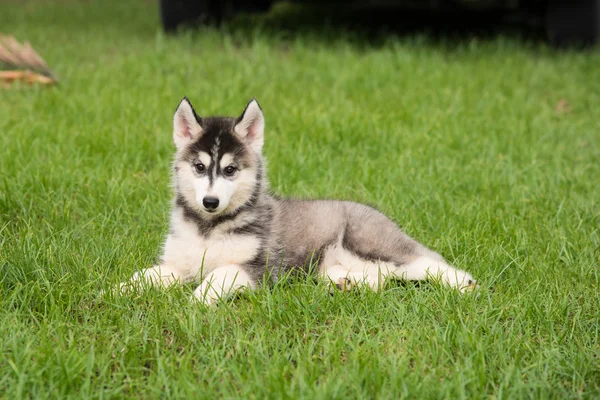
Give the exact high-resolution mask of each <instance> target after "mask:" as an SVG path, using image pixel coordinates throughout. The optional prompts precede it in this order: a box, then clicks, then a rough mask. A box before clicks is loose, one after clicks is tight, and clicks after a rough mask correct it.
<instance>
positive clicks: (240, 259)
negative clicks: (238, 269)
mask: <svg viewBox="0 0 600 400" xmlns="http://www.w3.org/2000/svg"><path fill="white" fill-rule="evenodd" d="M171 218H172V220H171V229H172V233H170V234H169V236H168V237H167V240H166V242H165V246H164V252H163V263H164V264H165V265H168V266H169V267H171V268H175V269H177V270H178V271H179V273H180V274H181V278H182V279H183V280H192V279H202V277H204V276H206V275H207V274H209V273H210V272H212V271H213V270H214V269H215V268H218V267H222V266H226V265H244V264H245V263H247V262H248V261H250V260H252V259H253V258H254V257H255V256H256V254H257V253H258V251H259V250H260V245H261V243H260V239H259V238H257V237H255V236H251V235H239V234H232V233H230V232H228V231H229V229H215V230H213V231H212V232H211V233H210V234H208V235H206V236H202V235H201V234H200V232H199V231H198V227H197V226H196V225H195V224H194V223H193V222H192V221H188V220H186V219H185V218H184V216H183V213H182V211H181V210H174V211H173V215H172V217H171ZM225 228H227V227H225Z"/></svg>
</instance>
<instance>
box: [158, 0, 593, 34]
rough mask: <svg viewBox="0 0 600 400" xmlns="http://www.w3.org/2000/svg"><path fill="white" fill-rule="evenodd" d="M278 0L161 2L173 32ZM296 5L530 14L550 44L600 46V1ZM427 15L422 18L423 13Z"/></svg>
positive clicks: (378, 0) (399, 0) (385, 0)
mask: <svg viewBox="0 0 600 400" xmlns="http://www.w3.org/2000/svg"><path fill="white" fill-rule="evenodd" d="M276 1H277V0H257V1H243V0H160V12H161V21H162V25H163V28H164V29H165V31H168V32H172V31H175V30H176V29H177V27H178V26H180V25H182V24H203V23H207V22H216V23H219V22H222V21H223V20H226V19H227V18H230V17H232V16H233V15H235V14H237V13H240V12H241V13H247V12H266V11H268V10H269V9H270V7H271V6H272V5H273V3H275V2H276ZM291 2H293V3H307V4H312V5H326V6H328V7H329V8H330V9H333V10H335V9H336V8H338V7H339V8H340V9H342V10H344V11H347V10H349V9H362V10H365V9H371V10H372V9H379V10H385V11H386V12H389V13H397V14H398V15H399V16H400V15H402V14H401V13H403V12H404V13H406V12H409V11H419V12H431V14H432V15H433V14H434V13H436V14H437V21H439V18H440V15H441V17H442V18H443V17H444V15H447V16H448V18H453V19H456V18H459V19H461V20H466V19H468V18H471V19H473V18H478V16H477V15H478V14H477V13H478V12H479V13H485V14H486V15H488V16H489V15H490V14H496V15H502V16H509V17H510V16H511V15H512V16H515V15H519V16H521V17H522V16H526V17H528V18H530V19H537V20H538V21H541V23H542V24H543V25H544V28H545V32H546V36H547V38H548V40H549V41H550V42H551V43H552V44H555V45H569V44H588V45H589V44H595V43H597V42H598V40H599V39H600V23H599V21H600V0H366V1H358V0H354V1H352V0H351V1H339V0H326V1H310V0H293V1H291ZM421 15H422V14H421Z"/></svg>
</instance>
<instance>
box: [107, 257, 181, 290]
mask: <svg viewBox="0 0 600 400" xmlns="http://www.w3.org/2000/svg"><path fill="white" fill-rule="evenodd" d="M186 280H188V279H184V275H183V274H182V273H181V271H180V269H179V268H175V267H173V266H170V265H165V264H163V265H157V266H154V267H152V268H147V269H144V270H141V271H137V272H135V273H134V274H133V276H132V277H131V278H129V280H128V281H126V282H122V283H121V284H120V285H119V289H120V291H121V293H126V292H127V291H128V290H130V289H131V288H132V287H133V286H136V285H139V284H140V283H142V284H149V285H151V286H155V287H167V286H171V285H172V284H174V283H183V282H184V281H186Z"/></svg>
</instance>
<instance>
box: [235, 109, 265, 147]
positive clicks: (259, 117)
mask: <svg viewBox="0 0 600 400" xmlns="http://www.w3.org/2000/svg"><path fill="white" fill-rule="evenodd" d="M233 130H234V131H235V133H236V135H237V136H238V137H239V138H240V139H242V141H243V142H245V143H248V144H249V145H250V147H251V148H252V149H253V150H255V151H256V152H260V151H261V150H262V147H263V143H264V133H265V117H264V116H263V113H262V109H261V108H260V106H259V105H258V101H256V99H252V100H250V103H248V105H247V106H246V109H245V110H244V112H243V113H242V115H240V117H239V118H238V119H237V120H236V121H235V127H234V128H233Z"/></svg>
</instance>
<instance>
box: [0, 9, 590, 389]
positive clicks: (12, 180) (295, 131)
mask: <svg viewBox="0 0 600 400" xmlns="http://www.w3.org/2000/svg"><path fill="white" fill-rule="evenodd" d="M0 7H1V12H0V26H1V27H2V28H1V29H2V31H3V32H5V33H11V34H14V35H15V36H16V37H17V38H18V39H20V40H29V41H31V43H32V44H33V46H34V47H35V48H36V49H37V50H38V51H39V52H40V53H41V54H42V55H43V56H44V57H45V58H46V60H47V61H48V63H49V64H50V66H51V67H53V69H54V71H55V73H56V75H57V76H58V77H59V78H60V81H61V83H60V85H59V86H58V87H55V88H43V87H27V86H24V85H15V86H12V87H10V88H0V132H1V133H2V134H1V136H0V173H1V178H0V268H1V271H2V272H1V275H0V349H1V351H2V357H1V358H0V397H1V398H7V399H9V398H10V399H15V398H26V397H29V398H46V397H48V398H61V399H62V398H87V397H94V398H96V397H97V398H156V397H166V398H186V397H187V398H220V397H225V398H255V399H260V398H307V399H309V398H310V399H332V398H340V399H341V398H343V399H348V398H390V399H391V398H401V397H406V398H435V399H437V398H467V397H468V398H507V399H514V398H560V399H564V398H598V397H599V396H600V341H599V339H600V324H599V317H598V315H599V312H600V293H599V287H600V269H599V267H600V231H599V228H600V68H599V67H598V66H599V65H600V53H599V52H598V51H587V52H574V51H560V52H559V51H556V50H552V49H550V48H548V47H547V46H546V45H544V44H543V43H537V42H528V41H526V40H522V39H518V38H509V37H505V36H504V37H503V36H500V37H491V38H483V39H473V40H471V39H466V38H462V39H456V40H449V39H435V38H431V37H428V36H426V35H418V34H417V35H403V36H394V35H389V36H383V35H380V36H377V37H376V38H375V39H373V37H371V36H369V37H366V36H364V35H361V34H360V33H356V32H354V33H351V32H346V31H344V30H343V29H341V28H339V27H331V26H330V27H328V28H327V29H326V30H325V31H324V32H322V31H319V30H318V29H316V28H314V27H313V29H305V28H302V29H298V30H295V31H294V30H293V29H287V30H285V31H278V30H277V29H274V28H272V26H273V25H277V21H278V20H277V18H283V17H280V16H278V14H277V10H276V12H275V13H274V15H271V16H269V17H268V18H267V19H255V18H249V17H243V18H240V19H239V20H238V21H237V23H234V24H231V25H229V26H227V27H224V28H223V29H221V30H219V29H216V28H205V29H202V30H199V31H196V32H184V33H183V34H181V35H179V36H177V37H170V36H165V35H163V34H162V33H161V31H160V27H159V23H158V15H157V7H156V5H155V4H154V3H153V2H150V1H135V0H127V1H116V0H115V1H111V2H107V1H99V0H98V1H75V0H64V1H57V2H56V3H50V2H46V1H41V0H34V1H25V2H20V1H17V0H9V1H6V0H5V1H3V2H2V4H1V5H0ZM284 11H285V10H284ZM279 12H281V10H280V11H279ZM273 21H275V22H273ZM269 24H271V25H269ZM315 26H316V27H318V24H315ZM184 95H187V96H188V97H189V98H190V100H191V101H192V102H193V104H194V105H195V107H196V110H197V111H198V113H199V114H201V115H211V114H224V115H239V113H241V111H242V110H243V107H244V106H245V104H246V102H247V101H248V100H249V99H250V98H252V97H254V96H255V97H257V99H258V100H259V101H260V103H261V105H262V107H263V110H264V112H265V117H266V127H267V128H266V144H265V152H266V154H267V157H268V160H269V164H268V166H269V175H270V180H271V186H272V189H273V191H275V192H277V193H279V194H282V195H286V196H295V197H302V198H315V197H328V198H340V199H352V200H355V201H361V202H366V203H369V204H372V205H374V206H376V207H378V208H379V209H381V210H382V211H384V212H385V213H387V214H388V215H389V216H390V217H391V218H392V219H393V220H394V221H396V222H398V223H399V224H400V225H402V226H403V228H404V229H405V230H406V231H407V232H408V233H409V234H410V235H412V236H413V237H415V238H417V239H418V240H420V241H421V242H423V243H425V244H426V245H428V246H429V247H431V248H433V249H435V250H436V251H438V252H440V253H441V254H443V255H444V256H445V257H446V258H447V259H448V260H449V261H450V262H451V263H453V264H455V265H456V266H457V267H459V268H462V269H466V270H468V271H470V272H471V273H472V274H473V275H474V276H475V277H476V278H477V279H478V280H479V283H480V285H481V287H480V289H479V290H478V291H477V292H476V293H471V294H468V295H460V294H458V293H456V292H455V291H453V290H449V289H446V288H444V287H440V286H439V285H436V284H434V283H432V284H421V285H415V284H411V283H407V284H390V285H389V286H388V287H387V288H386V289H385V290H384V291H382V292H378V293H373V292H368V291H363V290H357V291H355V292H351V293H341V292H337V293H334V294H333V295H330V294H329V290H328V288H327V286H326V285H325V284H323V283H315V282H313V281H312V280H311V279H310V277H294V278H290V279H286V280H284V281H283V282H280V283H278V284H276V285H274V286H273V287H271V288H268V289H261V290H259V291H257V292H255V293H248V294H245V295H243V296H240V297H238V298H235V299H232V300H230V301H228V302H225V303H222V304H221V305H220V306H219V307H215V308H210V309H207V308H204V307H202V306H199V305H198V304H194V303H192V302H190V301H189V298H190V295H191V293H192V291H193V289H194V288H193V287H184V288H171V289H169V290H165V291H158V290H150V291H147V292H144V293H137V294H133V295H130V296H123V297H119V296H106V297H104V298H101V297H100V295H99V292H100V290H101V289H107V288H109V287H110V286H111V285H115V284H117V283H118V282H120V281H122V280H124V279H126V278H127V277H129V276H130V275H131V274H132V273H133V272H134V271H136V270H138V269H140V268H144V267H147V266H150V265H152V264H153V262H154V261H155V260H156V259H157V257H158V256H159V254H160V246H161V242H162V240H163V238H164V236H165V234H166V233H167V229H168V214H169V206H170V202H171V189H170V162H171V159H172V154H173V150H174V146H173V144H172V137H171V123H172V122H171V121H172V115H173V112H174V110H175V107H176V106H177V104H178V102H179V100H180V99H181V98H182V97H183V96H184Z"/></svg>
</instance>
